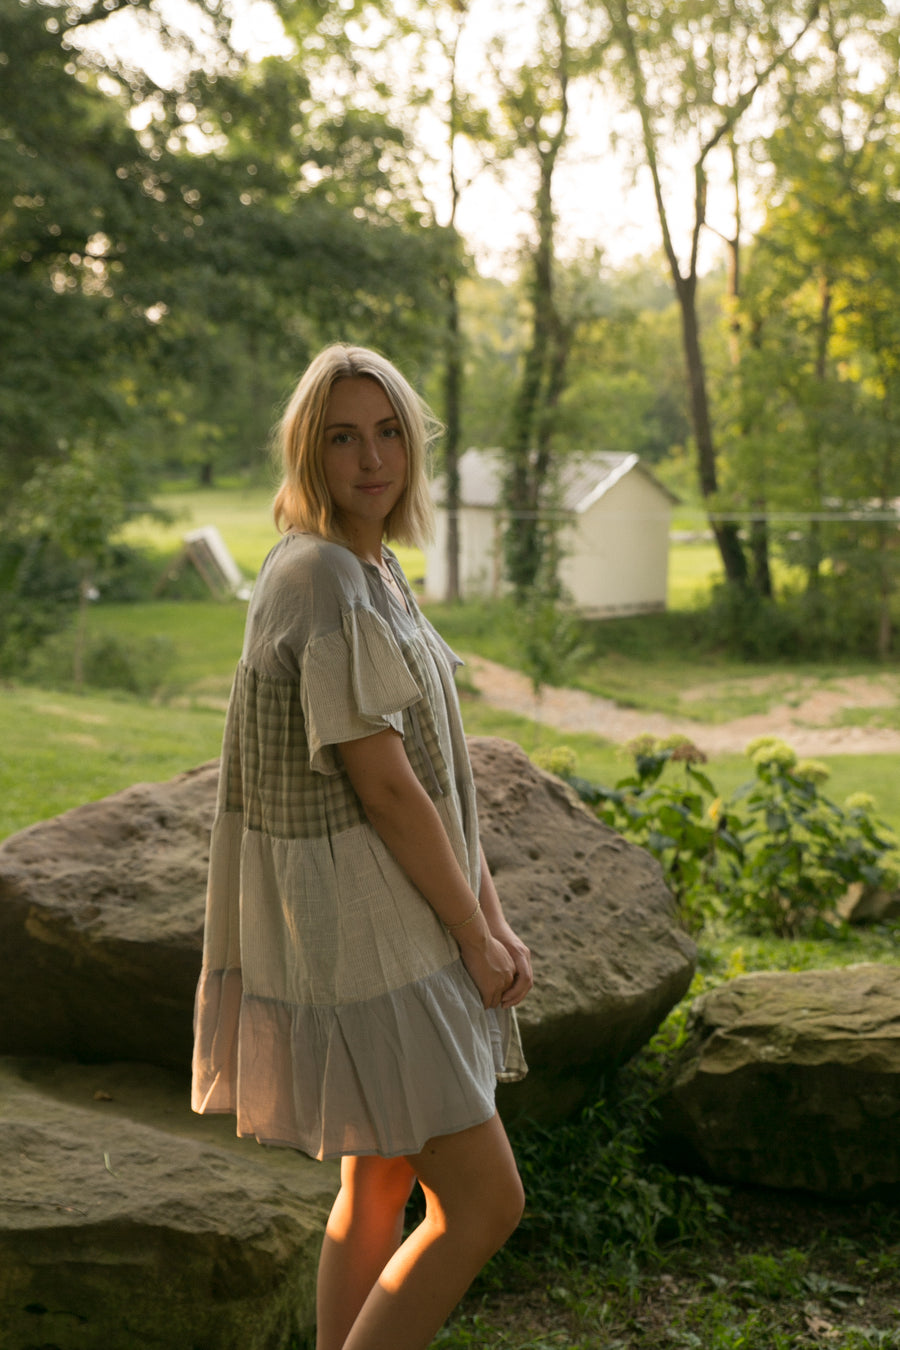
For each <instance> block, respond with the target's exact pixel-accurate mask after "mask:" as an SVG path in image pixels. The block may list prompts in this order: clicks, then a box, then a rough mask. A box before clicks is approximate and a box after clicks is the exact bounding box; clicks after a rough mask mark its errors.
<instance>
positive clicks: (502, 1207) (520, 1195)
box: [488, 1169, 525, 1247]
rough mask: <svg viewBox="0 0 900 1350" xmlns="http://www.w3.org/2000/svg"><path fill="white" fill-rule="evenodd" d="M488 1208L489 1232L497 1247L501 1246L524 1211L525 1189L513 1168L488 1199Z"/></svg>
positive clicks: (517, 1223) (515, 1226)
mask: <svg viewBox="0 0 900 1350" xmlns="http://www.w3.org/2000/svg"><path fill="white" fill-rule="evenodd" d="M488 1208H489V1220H488V1221H489V1223H490V1225H491V1232H492V1234H493V1236H494V1238H495V1239H496V1245H497V1247H502V1246H503V1244H504V1242H506V1240H507V1238H509V1237H511V1236H512V1234H513V1233H514V1232H515V1231H516V1229H517V1228H518V1226H519V1224H520V1223H521V1221H522V1215H523V1213H524V1211H525V1190H524V1187H523V1186H522V1179H521V1177H520V1176H519V1173H518V1172H517V1171H516V1170H515V1169H513V1171H512V1174H511V1175H509V1176H506V1177H505V1178H503V1179H502V1183H501V1184H500V1185H498V1187H497V1191H496V1194H494V1195H493V1196H492V1197H491V1199H490V1204H489V1207H488Z"/></svg>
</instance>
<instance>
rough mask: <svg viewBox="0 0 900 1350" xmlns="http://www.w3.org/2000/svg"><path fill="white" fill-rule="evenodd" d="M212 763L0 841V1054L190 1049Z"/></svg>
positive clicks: (161, 1054)
mask: <svg viewBox="0 0 900 1350" xmlns="http://www.w3.org/2000/svg"><path fill="white" fill-rule="evenodd" d="M217 775H218V764H217V763H215V762H213V763H209V764H204V765H203V766H202V767H200V768H198V769H192V770H191V771H190V772H189V773H183V774H179V775H178V777H177V778H173V779H171V780H170V781H169V782H167V783H139V784H138V785H137V786H135V787H130V788H127V789H126V790H125V791H124V792H117V793H115V795H114V796H112V797H105V798H104V799H103V800H102V801H98V802H89V803H88V804H87V805H85V806H78V807H76V808H75V809H74V810H73V811H66V812H65V814H64V815H61V816H56V817H55V818H54V819H53V820H46V821H42V822H40V824H37V825H32V826H30V827H29V828H28V829H26V830H22V831H21V832H20V833H19V834H15V835H13V836H12V838H10V839H7V840H6V841H5V842H4V843H3V844H2V845H0V951H2V952H3V954H4V963H3V964H4V970H3V979H2V981H0V1054H13V1055H52V1056H54V1057H56V1058H59V1059H83V1060H91V1059H139V1060H146V1061H148V1062H149V1063H152V1064H163V1065H173V1066H181V1067H184V1066H185V1065H186V1064H189V1063H190V1054H191V1020H192V1006H193V997H194V989H195V987H196V983H197V976H198V974H199V970H200V956H201V951H202V945H203V904H204V893H205V890H206V871H207V866H208V863H209V833H210V829H211V826H212V819H213V812H214V809H215V800H216V781H217Z"/></svg>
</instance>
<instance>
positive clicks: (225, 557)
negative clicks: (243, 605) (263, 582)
mask: <svg viewBox="0 0 900 1350" xmlns="http://www.w3.org/2000/svg"><path fill="white" fill-rule="evenodd" d="M185 567H193V568H194V569H195V570H196V571H197V572H198V573H199V574H200V576H201V577H202V578H203V580H204V581H205V583H206V585H207V588H208V589H209V591H210V594H211V595H213V596H215V598H216V599H217V600H234V599H236V600H249V598H250V592H251V590H252V587H251V586H250V584H249V583H248V582H247V581H246V580H245V578H244V575H243V573H242V572H241V569H240V568H239V567H238V565H237V563H236V562H235V561H234V558H232V556H231V554H230V553H229V551H228V545H227V544H226V543H225V540H224V539H223V538H222V536H221V534H220V533H219V530H218V529H217V527H216V526H215V525H203V526H201V528H200V529H198V530H191V531H190V532H189V533H188V534H186V535H185V536H184V540H183V547H182V550H181V552H180V553H179V555H178V557H177V558H176V559H175V561H174V563H173V564H172V566H171V567H170V568H169V569H168V570H167V572H166V573H165V575H164V576H162V577H161V578H160V580H159V582H158V584H157V586H156V589H155V590H154V593H153V594H154V596H155V597H157V596H160V595H161V594H162V593H163V591H164V590H165V588H166V587H167V586H168V584H169V583H170V582H171V581H174V580H175V578H176V577H177V576H178V575H179V574H180V573H181V572H182V571H183V570H184V568H185Z"/></svg>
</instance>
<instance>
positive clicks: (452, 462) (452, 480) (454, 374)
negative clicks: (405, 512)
mask: <svg viewBox="0 0 900 1350" xmlns="http://www.w3.org/2000/svg"><path fill="white" fill-rule="evenodd" d="M461 391H462V351H461V347H460V331H459V291H458V286H457V279H456V274H455V273H451V274H450V275H449V276H448V278H447V355H446V359H445V363H444V424H445V433H444V509H445V511H446V513H447V554H446V558H447V586H446V590H445V592H444V598H445V600H447V601H448V603H450V604H454V603H455V602H456V601H457V600H459V598H460V586H459V509H460V500H459V497H460V482H459V438H460V421H461V416H460V402H461Z"/></svg>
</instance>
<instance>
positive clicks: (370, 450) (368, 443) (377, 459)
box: [360, 436, 381, 469]
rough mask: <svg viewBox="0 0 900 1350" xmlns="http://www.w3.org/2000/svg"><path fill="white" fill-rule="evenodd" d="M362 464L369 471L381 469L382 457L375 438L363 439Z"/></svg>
mask: <svg viewBox="0 0 900 1350" xmlns="http://www.w3.org/2000/svg"><path fill="white" fill-rule="evenodd" d="M360 459H361V461H362V464H363V466H364V467H365V468H367V469H380V468H381V455H380V453H379V450H378V445H377V443H376V441H375V438H374V437H373V436H365V437H363V443H362V451H361V453H360Z"/></svg>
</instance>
